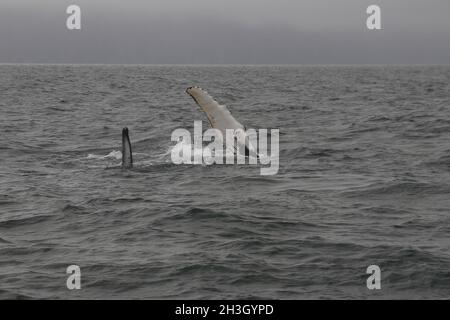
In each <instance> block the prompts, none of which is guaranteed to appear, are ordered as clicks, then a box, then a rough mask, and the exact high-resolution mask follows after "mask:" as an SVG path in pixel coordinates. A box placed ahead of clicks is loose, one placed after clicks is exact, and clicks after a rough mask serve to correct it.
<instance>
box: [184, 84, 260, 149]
mask: <svg viewBox="0 0 450 320" xmlns="http://www.w3.org/2000/svg"><path fill="white" fill-rule="evenodd" d="M186 93H187V94H189V95H190V96H191V97H192V99H194V101H195V102H196V103H197V104H198V106H199V107H200V109H201V110H202V111H203V112H204V113H205V114H206V117H207V118H208V121H209V123H210V125H211V127H212V128H215V129H218V130H220V131H221V132H222V135H223V137H226V129H233V130H235V132H237V135H236V138H237V142H238V143H239V144H241V145H245V156H249V155H250V151H252V152H253V153H254V154H256V156H257V157H258V154H257V152H256V151H255V150H256V149H255V148H254V147H253V146H252V145H251V144H250V143H248V141H247V140H248V139H247V136H246V133H245V131H246V128H245V127H244V126H243V125H242V124H240V123H239V122H238V121H237V120H236V119H235V118H234V117H233V115H232V114H231V112H230V111H229V110H228V109H227V107H226V106H224V105H220V104H219V103H218V102H217V101H216V100H214V98H213V97H211V96H210V95H209V94H208V92H206V91H205V90H203V89H202V88H200V87H189V88H187V89H186ZM249 148H250V150H249Z"/></svg>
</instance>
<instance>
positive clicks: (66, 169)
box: [0, 65, 450, 299]
mask: <svg viewBox="0 0 450 320" xmlns="http://www.w3.org/2000/svg"><path fill="white" fill-rule="evenodd" d="M64 74H70V77H65V76H63V75H64ZM418 75H419V76H418ZM10 77H13V78H14V79H15V81H14V84H11V81H10V79H11V78H10ZM124 77H126V79H125V78H124ZM124 79H125V80H124ZM305 79H308V81H305ZM192 81H194V82H195V83H192ZM448 83H450V68H449V67H444V66H439V67H408V66H404V67H362V66H361V67H331V66H330V67H327V66H316V67H295V66H289V67H288V66H286V67H256V66H255V67H245V68H244V67H201V68H197V67H188V66H179V67H175V66H172V67H171V66H166V67H152V66H32V65H30V66H14V65H8V66H6V65H5V66H0V86H4V87H5V88H8V89H7V90H4V91H2V101H1V104H0V112H1V115H2V116H1V117H0V127H1V128H3V130H4V131H5V132H7V133H8V134H5V135H0V149H1V156H0V179H1V184H0V278H1V279H2V280H1V283H0V298H7V299H15V298H18V299H36V298H73V299H90V298H94V299H95V298H110V299H116V298H117V299H120V298H126V299H130V298H163V299H167V298H176V299H179V298H185V299H189V298H206V299H211V298H216V299H233V298H234V299H239V298H248V299H251V298H269V299H273V298H280V299H282V298H288V299H295V298H339V299H346V298H360V299H371V298H374V299H379V298H394V299H403V298H407V299H411V298H439V299H442V298H448V297H449V296H450V271H449V265H450V255H449V252H450V247H449V242H448V234H449V232H450V230H449V226H450V218H449V215H448V209H449V207H450V200H449V199H450V197H449V194H450V185H449V181H450V170H449V168H450V153H449V152H450V150H449V147H448V142H449V141H450V140H449V139H450V135H449V133H450V130H449V125H450V112H449V110H450V109H449V108H448V107H449V106H450V93H449V92H450V91H449V90H447V89H448V88H449V87H448ZM190 85H199V86H202V87H205V88H207V89H208V91H209V92H210V93H211V94H212V95H213V96H214V97H215V98H216V99H217V100H218V101H220V102H221V103H223V104H226V105H228V106H229V107H230V109H231V110H232V112H233V115H234V116H235V117H236V118H237V119H239V121H240V122H242V123H243V124H244V125H246V126H247V127H248V128H256V129H258V128H278V129H280V170H279V172H278V174H277V175H276V176H261V175H260V171H259V169H258V168H256V167H249V166H245V165H244V166H241V165H223V166H222V165H213V166H202V165H174V164H173V163H172V162H171V160H170V156H171V153H172V150H173V146H174V145H175V143H174V142H172V141H171V139H170V138H171V133H172V131H173V130H175V129H177V128H185V129H188V130H191V129H192V125H193V121H194V120H202V119H203V120H206V119H205V118H204V115H203V114H202V113H201V112H200V111H199V110H198V108H197V107H196V105H195V104H194V103H192V101H191V100H190V99H187V98H186V96H185V94H184V90H185V89H186V87H188V86H190ZM125 126H126V127H128V128H129V129H130V132H131V141H132V144H133V153H134V155H135V161H136V166H135V168H134V169H133V170H122V169H119V168H120V162H121V161H120V160H121V153H120V151H117V150H121V128H123V127H125ZM207 127H208V123H207V122H206V121H205V122H204V128H207ZM194 152H200V151H199V150H196V151H194ZM107 168H111V169H112V170H105V169H107ZM116 169H117V170H116ZM72 264H78V265H79V266H80V267H81V270H82V274H83V277H82V279H83V280H82V281H83V284H82V285H83V290H80V291H79V292H69V291H68V290H67V288H66V287H65V280H66V276H67V275H66V273H65V268H66V267H67V266H69V265H72ZM372 264H376V265H379V266H380V268H381V270H382V290H380V291H376V292H375V291H372V290H371V291H369V290H367V287H366V280H367V274H366V269H367V267H368V266H369V265H372Z"/></svg>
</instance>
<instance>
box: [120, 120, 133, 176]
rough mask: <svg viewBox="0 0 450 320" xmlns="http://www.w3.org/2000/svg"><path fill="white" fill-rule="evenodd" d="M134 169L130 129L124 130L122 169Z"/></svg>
mask: <svg viewBox="0 0 450 320" xmlns="http://www.w3.org/2000/svg"><path fill="white" fill-rule="evenodd" d="M132 167H133V152H132V151H131V143H130V136H129V134H128V128H123V130H122V168H132Z"/></svg>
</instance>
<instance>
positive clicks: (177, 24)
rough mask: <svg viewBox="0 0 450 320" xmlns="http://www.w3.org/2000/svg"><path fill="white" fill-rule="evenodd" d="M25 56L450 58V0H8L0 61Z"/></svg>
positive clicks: (71, 59) (39, 59) (73, 59)
mask: <svg viewBox="0 0 450 320" xmlns="http://www.w3.org/2000/svg"><path fill="white" fill-rule="evenodd" d="M70 4H77V5H79V6H80V7H81V10H82V17H81V25H82V29H81V30H79V31H69V30H67V28H66V19H67V17H68V15H67V14H66V8H67V7H68V6H69V5H70ZM371 4H377V5H379V6H380V7H381V20H382V28H383V29H382V30H376V31H370V30H367V28H366V19H367V14H366V8H367V7H368V6H369V5H371ZM22 62H23V63H31V62H34V63H149V64H158V63H161V64H166V63H167V64H170V63H184V64H193V63H200V64H215V63H232V64H286V63H290V64H340V63H344V64H361V63H374V64H380V63H381V64H383V63H395V64H410V63H420V64H422V63H429V64H450V0H428V1H425V0H370V1H368V0H338V1H337V0H120V1H119V0H70V1H66V0H38V1H37V0H0V63H22Z"/></svg>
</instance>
